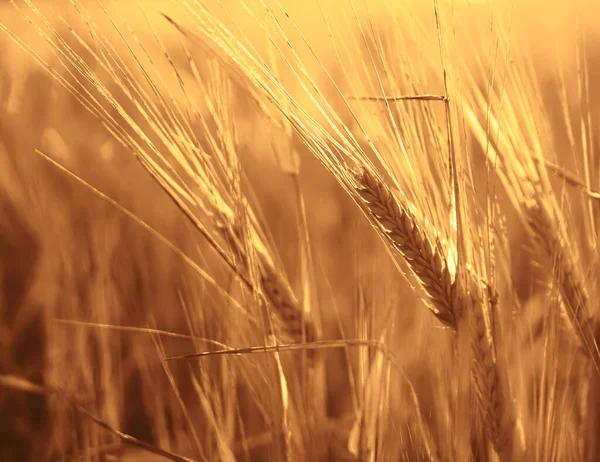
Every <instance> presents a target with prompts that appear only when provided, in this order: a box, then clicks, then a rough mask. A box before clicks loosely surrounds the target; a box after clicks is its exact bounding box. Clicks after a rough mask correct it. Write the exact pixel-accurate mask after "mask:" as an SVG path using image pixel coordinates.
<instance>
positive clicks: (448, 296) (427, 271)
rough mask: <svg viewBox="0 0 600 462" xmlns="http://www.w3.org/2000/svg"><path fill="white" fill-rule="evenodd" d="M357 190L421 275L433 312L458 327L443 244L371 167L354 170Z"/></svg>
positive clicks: (394, 243) (416, 272)
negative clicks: (429, 234)
mask: <svg viewBox="0 0 600 462" xmlns="http://www.w3.org/2000/svg"><path fill="white" fill-rule="evenodd" d="M354 177H355V179H356V182H357V185H356V187H355V189H356V192H357V193H358V194H359V195H360V197H361V198H362V200H363V202H364V204H365V205H366V208H367V210H368V212H369V214H370V215H371V216H372V217H373V218H374V220H375V221H376V222H377V223H378V225H379V227H380V228H381V230H382V231H383V232H384V234H385V236H386V237H387V239H388V240H389V242H390V243H391V244H392V246H393V247H394V248H396V249H397V250H398V251H399V252H400V254H401V255H402V257H403V258H404V260H405V261H406V262H407V263H408V266H409V267H410V269H411V270H412V271H413V272H414V274H415V275H416V276H417V279H418V280H419V282H420V283H421V286H422V287H423V289H424V290H425V292H426V293H427V295H428V296H429V298H428V300H427V301H426V303H428V305H429V308H430V310H431V311H432V313H433V314H434V315H435V316H436V317H437V318H438V319H439V320H440V321H441V322H442V323H444V324H445V325H447V326H449V327H452V328H453V329H456V312H455V310H454V303H453V292H454V284H453V282H452V278H451V276H450V272H449V270H448V266H447V263H446V257H445V256H444V255H443V254H442V251H441V249H440V248H439V246H435V245H433V244H432V242H431V241H430V240H429V238H428V237H427V235H426V234H425V232H424V231H423V230H422V229H421V227H420V226H419V224H418V223H417V220H416V218H415V217H414V216H413V215H412V214H411V213H410V212H409V211H408V210H407V209H406V208H405V207H402V205H401V204H400V202H399V201H398V199H397V198H396V197H395V196H394V194H393V193H392V191H391V190H390V189H389V187H388V186H387V185H386V184H385V183H384V182H383V181H381V180H380V179H379V178H378V177H377V176H376V175H375V174H373V173H372V172H370V171H369V170H367V169H364V168H363V169H361V170H359V171H357V172H354Z"/></svg>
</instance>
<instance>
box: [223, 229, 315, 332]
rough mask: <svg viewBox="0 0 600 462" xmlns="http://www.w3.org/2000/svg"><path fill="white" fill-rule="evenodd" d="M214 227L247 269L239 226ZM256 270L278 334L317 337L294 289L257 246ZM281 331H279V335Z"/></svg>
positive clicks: (242, 269)
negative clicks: (271, 310)
mask: <svg viewBox="0 0 600 462" xmlns="http://www.w3.org/2000/svg"><path fill="white" fill-rule="evenodd" d="M217 228H218V229H219V231H220V232H221V234H222V235H223V237H224V238H225V240H226V241H227V243H228V244H229V246H230V248H231V250H232V251H233V253H234V255H235V260H236V264H237V265H238V266H239V267H240V268H239V270H240V271H241V272H242V273H248V271H249V261H248V256H247V253H246V250H245V248H244V246H243V245H242V240H241V239H242V237H241V236H242V234H241V232H240V230H239V227H236V226H233V225H231V224H225V223H220V224H218V226H217ZM255 251H256V256H257V264H258V270H259V282H260V289H261V290H262V292H263V294H264V295H265V297H266V299H267V301H268V303H269V304H270V305H271V307H272V308H273V314H274V315H275V317H274V319H273V326H274V329H275V330H276V332H274V333H275V334H277V335H278V337H281V336H287V337H290V339H291V340H292V341H294V342H302V341H304V340H305V341H307V342H313V341H315V340H317V339H318V333H317V330H316V327H315V325H314V323H313V321H312V319H310V318H309V317H308V316H307V315H305V313H304V312H303V310H302V309H301V307H300V304H299V303H298V300H297V299H296V297H295V295H294V292H293V291H292V289H291V287H290V285H289V283H288V282H287V281H286V279H285V278H284V276H283V274H282V273H281V272H280V271H278V270H277V269H276V268H275V267H274V266H273V264H272V263H271V261H270V259H269V258H267V256H266V255H265V254H264V253H263V252H262V251H261V250H260V249H255ZM282 334H283V335H282Z"/></svg>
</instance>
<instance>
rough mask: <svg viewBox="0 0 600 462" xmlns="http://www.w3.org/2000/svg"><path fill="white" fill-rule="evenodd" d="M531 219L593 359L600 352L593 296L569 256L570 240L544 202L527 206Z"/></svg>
mask: <svg viewBox="0 0 600 462" xmlns="http://www.w3.org/2000/svg"><path fill="white" fill-rule="evenodd" d="M526 211H527V219H528V223H529V226H530V227H531V229H532V231H533V234H534V239H535V241H536V242H537V244H538V245H539V247H540V250H541V251H542V252H543V253H544V254H545V255H546V256H547V257H548V258H550V259H553V260H554V263H553V265H552V275H553V277H554V279H555V280H556V283H557V285H558V287H559V290H560V294H561V299H562V302H563V307H564V311H565V313H566V315H567V318H568V319H569V322H570V323H571V325H572V326H573V328H574V331H575V335H576V337H577V340H578V343H579V344H580V346H581V347H582V349H583V351H584V352H585V354H586V355H588V356H590V357H591V358H592V359H594V362H596V361H595V358H596V357H597V355H598V351H597V348H596V341H595V336H594V331H593V319H592V317H591V315H590V311H589V295H588V293H587V290H586V289H585V285H584V282H583V281H582V279H581V276H580V274H578V272H577V271H576V269H575V268H576V267H575V263H574V262H573V259H572V258H571V256H570V255H569V251H568V248H567V243H566V241H565V240H564V239H563V237H562V236H561V233H560V229H559V228H557V226H556V223H555V221H554V220H553V219H552V216H551V215H550V213H549V212H548V211H547V209H546V208H545V207H543V205H540V204H539V203H535V204H534V203H531V204H528V205H527V206H526Z"/></svg>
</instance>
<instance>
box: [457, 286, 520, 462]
mask: <svg viewBox="0 0 600 462" xmlns="http://www.w3.org/2000/svg"><path fill="white" fill-rule="evenodd" d="M461 299H462V300H463V303H464V304H465V307H464V308H465V311H466V312H468V315H467V318H468V322H469V323H470V327H471V349H472V354H473V363H472V376H473V385H474V388H475V393H476V396H477V400H478V403H479V406H480V408H481V412H482V416H483V423H484V425H485V430H486V432H487V434H488V438H489V439H490V441H491V442H492V445H493V446H494V450H495V451H496V453H497V454H498V455H499V456H500V458H501V460H507V461H508V460H511V455H512V448H513V433H514V418H513V413H512V407H511V405H510V400H509V399H507V398H508V396H507V395H508V390H507V384H508V380H506V379H505V377H503V376H502V370H501V369H500V367H499V364H498V361H497V357H496V355H495V351H494V342H493V340H492V334H491V332H490V329H488V327H487V325H486V322H485V314H484V310H485V307H486V302H485V301H484V299H483V298H482V297H481V296H480V294H477V293H476V292H472V293H470V294H465V295H464V297H461ZM503 379H505V380H503Z"/></svg>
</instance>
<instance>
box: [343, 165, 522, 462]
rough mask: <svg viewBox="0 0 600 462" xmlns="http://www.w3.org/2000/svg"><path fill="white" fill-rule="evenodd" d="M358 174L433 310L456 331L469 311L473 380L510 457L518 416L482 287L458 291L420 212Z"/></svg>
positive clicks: (493, 436) (495, 440) (497, 441)
mask: <svg viewBox="0 0 600 462" xmlns="http://www.w3.org/2000/svg"><path fill="white" fill-rule="evenodd" d="M355 178H356V180H357V182H358V185H359V186H358V187H357V189H356V191H357V192H358V193H359V194H360V197H361V198H362V199H363V201H364V202H365V204H366V205H367V208H368V211H369V213H370V214H371V215H372V216H373V217H374V218H375V220H376V221H377V223H378V224H379V226H380V227H381V228H382V229H383V231H384V232H385V235H386V236H387V238H388V239H389V240H390V242H391V243H392V245H393V246H394V247H395V248H396V249H398V251H399V252H400V253H401V254H402V257H403V258H404V259H405V260H406V262H407V263H408V265H409V266H410V268H411V270H412V271H413V272H414V273H415V275H416V276H417V278H418V280H419V282H420V283H421V285H422V287H423V289H424V290H425V292H427V294H428V296H429V300H428V301H429V302H430V304H431V307H430V309H431V311H432V312H433V314H434V315H435V316H436V317H437V318H438V319H439V320H440V321H442V322H443V323H444V324H446V325H447V326H449V327H452V328H453V329H454V330H456V331H458V327H459V326H458V323H459V321H460V314H462V313H463V312H467V313H468V314H469V315H468V320H469V321H468V322H469V324H468V327H469V332H468V333H466V334H467V335H469V338H470V340H471V346H470V350H471V354H472V356H473V364H472V368H471V374H472V382H473V385H474V388H475V391H476V395H477V398H478V403H479V406H480V408H481V412H482V416H483V419H484V422H485V424H486V428H487V432H488V435H489V438H490V441H491V442H492V444H493V447H494V449H495V451H496V452H497V453H498V454H499V455H501V456H502V457H504V455H505V454H507V453H510V448H511V447H512V423H511V422H512V419H511V417H510V415H511V414H510V406H509V405H508V404H507V401H506V399H505V396H504V394H505V393H504V390H503V386H502V381H501V379H500V378H501V371H500V369H499V367H498V363H497V360H496V356H495V353H494V348H493V342H492V339H491V336H490V334H489V333H488V329H487V326H486V323H485V317H484V300H483V299H482V297H480V296H479V295H478V294H477V290H474V291H468V292H467V291H465V293H464V294H458V293H457V292H458V291H457V287H456V285H455V283H454V282H452V280H451V276H450V272H449V270H448V267H447V264H446V263H445V262H446V259H445V257H444V256H443V254H442V251H441V249H440V248H439V246H434V245H433V244H432V243H431V240H430V239H429V238H428V236H427V235H426V233H425V231H424V230H423V229H422V228H421V227H420V226H419V224H418V223H417V221H416V219H415V217H414V216H413V215H412V214H411V213H410V212H409V211H408V210H406V209H405V208H403V207H402V206H401V205H400V203H399V201H398V200H397V199H396V197H395V196H394V194H393V193H392V191H391V190H390V189H389V188H388V186H387V185H385V183H383V182H382V181H381V180H380V179H379V178H377V176H376V175H375V174H373V173H371V172H370V171H369V170H367V169H362V170H360V171H359V172H356V173H355ZM469 276H472V275H470V274H469ZM474 281H475V278H474V277H469V282H474ZM459 308H460V310H459Z"/></svg>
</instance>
